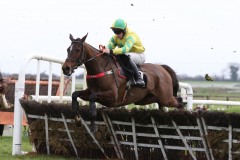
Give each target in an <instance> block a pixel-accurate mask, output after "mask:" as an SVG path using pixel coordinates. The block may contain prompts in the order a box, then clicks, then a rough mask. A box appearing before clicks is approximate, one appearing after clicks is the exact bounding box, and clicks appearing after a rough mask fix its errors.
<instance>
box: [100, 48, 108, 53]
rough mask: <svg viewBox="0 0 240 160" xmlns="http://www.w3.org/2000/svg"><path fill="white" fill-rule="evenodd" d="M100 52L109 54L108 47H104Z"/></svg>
mask: <svg viewBox="0 0 240 160" xmlns="http://www.w3.org/2000/svg"><path fill="white" fill-rule="evenodd" d="M102 52H103V53H107V54H109V53H110V49H108V48H104V49H103V51H102Z"/></svg>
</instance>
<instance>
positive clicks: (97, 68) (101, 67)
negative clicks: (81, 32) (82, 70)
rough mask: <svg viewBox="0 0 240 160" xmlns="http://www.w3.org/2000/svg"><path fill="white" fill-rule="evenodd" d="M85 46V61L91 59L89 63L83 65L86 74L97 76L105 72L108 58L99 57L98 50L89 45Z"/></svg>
mask: <svg viewBox="0 0 240 160" xmlns="http://www.w3.org/2000/svg"><path fill="white" fill-rule="evenodd" d="M85 45H86V52H87V59H91V58H93V59H92V60H91V61H88V62H86V63H85V67H86V70H87V72H88V74H97V73H100V72H104V71H106V69H107V68H106V67H107V65H108V58H107V57H106V56H105V55H100V56H97V55H99V54H101V53H100V52H99V50H97V49H96V48H94V47H92V46H91V45H89V44H85Z"/></svg>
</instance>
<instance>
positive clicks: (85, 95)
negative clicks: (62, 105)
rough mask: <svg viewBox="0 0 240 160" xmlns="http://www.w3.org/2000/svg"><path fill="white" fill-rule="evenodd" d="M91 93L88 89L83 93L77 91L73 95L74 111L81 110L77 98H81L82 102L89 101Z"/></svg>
mask: <svg viewBox="0 0 240 160" xmlns="http://www.w3.org/2000/svg"><path fill="white" fill-rule="evenodd" d="M89 95H90V92H89V90H88V89H86V90H82V91H75V92H73V93H72V109H73V110H74V111H78V110H79V103H78V101H77V98H78V97H79V98H81V99H82V100H88V99H89Z"/></svg>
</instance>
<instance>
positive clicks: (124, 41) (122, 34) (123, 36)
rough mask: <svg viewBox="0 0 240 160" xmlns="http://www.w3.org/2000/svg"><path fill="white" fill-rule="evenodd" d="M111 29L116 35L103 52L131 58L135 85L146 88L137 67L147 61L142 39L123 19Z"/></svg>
mask: <svg viewBox="0 0 240 160" xmlns="http://www.w3.org/2000/svg"><path fill="white" fill-rule="evenodd" d="M110 28H111V29H112V31H113V32H114V35H113V36H112V38H111V39H110V41H109V43H108V45H107V48H105V49H104V50H103V52H105V53H112V54H115V55H120V54H125V55H128V56H129V57H130V64H131V66H132V68H133V70H134V79H135V81H136V84H135V85H136V86H139V87H144V86H145V82H144V81H143V79H142V78H141V76H140V74H139V72H138V68H137V66H136V64H137V65H141V64H143V63H144V62H145V59H146V58H145V54H144V51H145V48H144V47H143V45H142V42H141V40H140V38H139V37H138V35H137V34H136V33H135V32H133V31H131V30H130V29H129V28H128V27H127V23H126V22H125V21H124V20H123V19H117V20H115V21H114V22H113V24H112V26H111V27H110Z"/></svg>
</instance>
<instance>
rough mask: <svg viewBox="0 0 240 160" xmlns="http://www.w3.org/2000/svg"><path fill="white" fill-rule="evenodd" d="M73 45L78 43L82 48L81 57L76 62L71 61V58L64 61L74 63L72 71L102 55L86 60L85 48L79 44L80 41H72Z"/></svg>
mask: <svg viewBox="0 0 240 160" xmlns="http://www.w3.org/2000/svg"><path fill="white" fill-rule="evenodd" d="M73 43H78V44H80V45H81V46H82V47H81V53H82V54H81V57H79V58H78V59H77V60H75V59H72V58H67V59H66V62H67V61H72V62H75V63H76V65H75V66H74V67H73V69H76V68H77V67H79V66H81V65H82V64H85V63H87V62H90V61H92V60H94V59H95V58H96V57H98V56H101V55H102V54H104V53H103V52H102V53H100V54H97V55H96V56H94V57H92V58H89V59H86V58H87V53H86V52H87V51H86V47H85V46H84V44H83V43H82V42H80V41H77V40H75V41H72V44H73Z"/></svg>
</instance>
